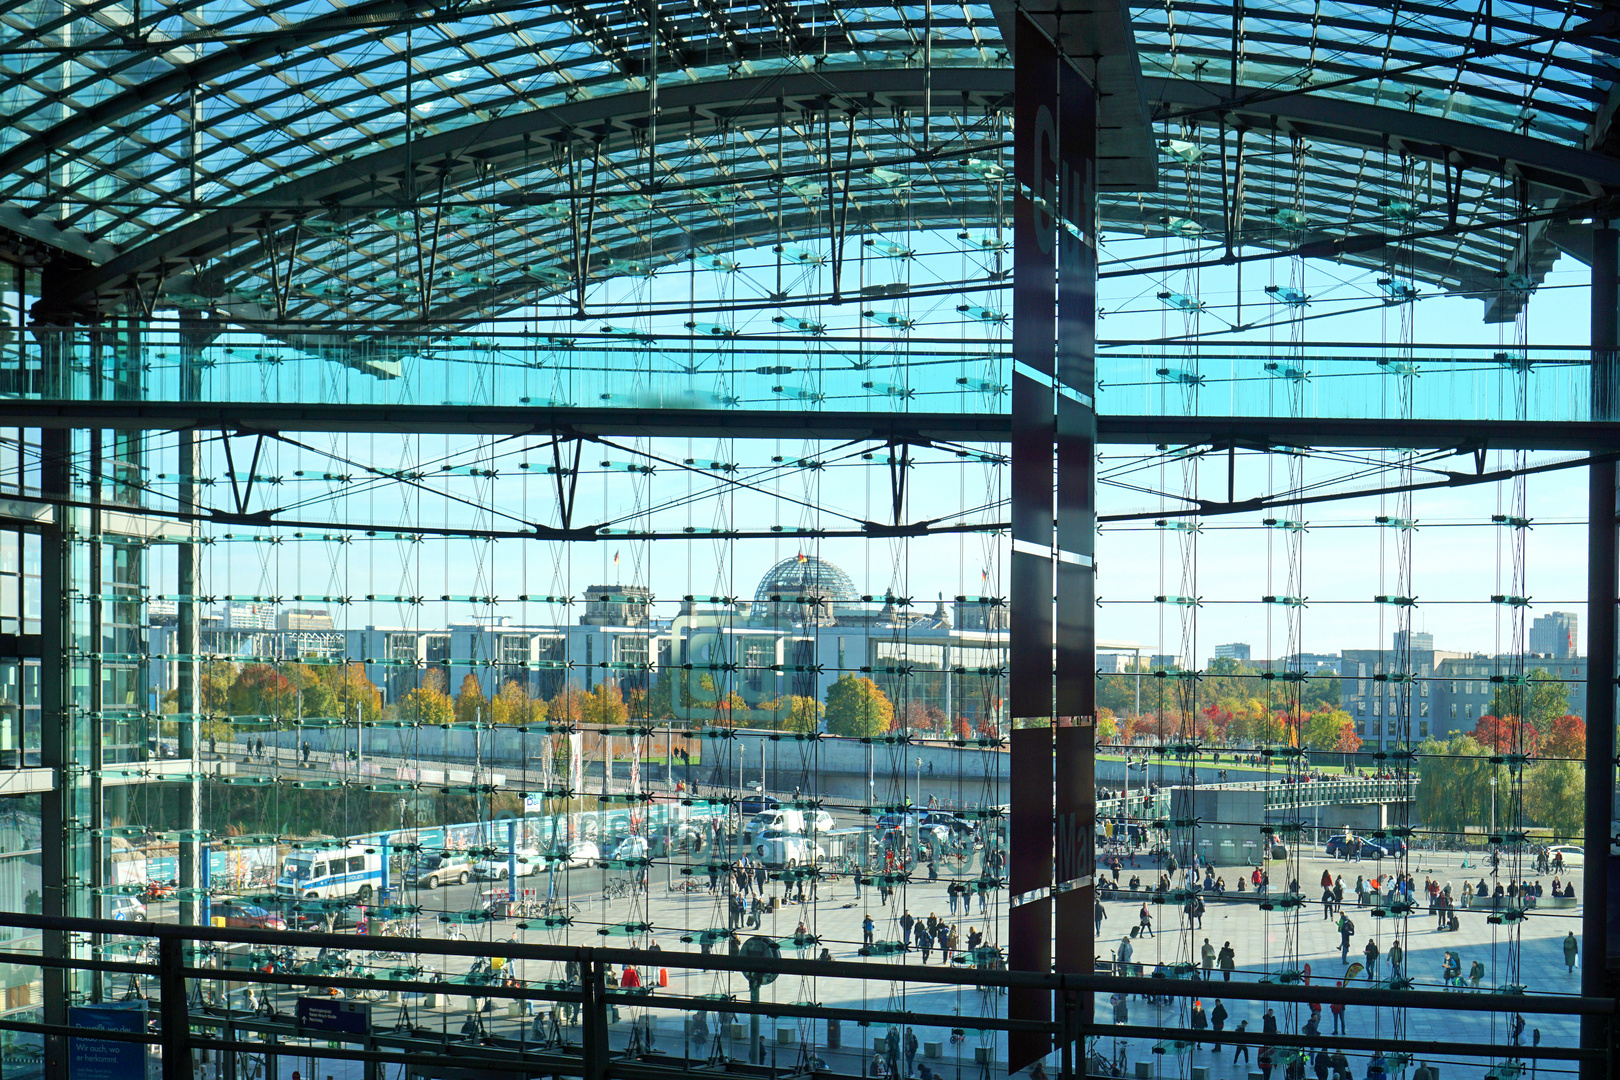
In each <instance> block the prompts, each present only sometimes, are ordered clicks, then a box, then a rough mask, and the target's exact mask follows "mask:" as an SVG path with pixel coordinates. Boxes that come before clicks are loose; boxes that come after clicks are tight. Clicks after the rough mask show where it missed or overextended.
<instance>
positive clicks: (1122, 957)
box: [1114, 937, 1132, 975]
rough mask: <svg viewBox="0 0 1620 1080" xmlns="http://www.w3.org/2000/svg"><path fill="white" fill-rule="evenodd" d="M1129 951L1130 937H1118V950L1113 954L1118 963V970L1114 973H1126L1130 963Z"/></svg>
mask: <svg viewBox="0 0 1620 1080" xmlns="http://www.w3.org/2000/svg"><path fill="white" fill-rule="evenodd" d="M1131 951H1132V950H1131V939H1130V938H1123V937H1122V938H1120V939H1119V952H1117V953H1115V954H1114V959H1115V961H1116V962H1117V963H1118V964H1119V970H1118V971H1116V972H1115V974H1116V975H1125V974H1128V972H1127V970H1126V969H1127V968H1129V967H1130V965H1131Z"/></svg>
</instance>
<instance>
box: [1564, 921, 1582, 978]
mask: <svg viewBox="0 0 1620 1080" xmlns="http://www.w3.org/2000/svg"><path fill="white" fill-rule="evenodd" d="M1580 953H1581V945H1580V942H1578V941H1576V940H1575V931H1573V930H1571V931H1570V932H1569V936H1568V937H1566V938H1564V966H1565V967H1566V968H1568V969H1569V971H1570V973H1571V974H1574V971H1575V959H1576V957H1578V956H1580Z"/></svg>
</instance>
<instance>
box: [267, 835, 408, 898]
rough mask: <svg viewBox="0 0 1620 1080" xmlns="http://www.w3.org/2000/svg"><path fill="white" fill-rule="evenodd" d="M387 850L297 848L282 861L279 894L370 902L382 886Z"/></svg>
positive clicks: (277, 882) (282, 895) (277, 893)
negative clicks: (314, 849) (306, 849)
mask: <svg viewBox="0 0 1620 1080" xmlns="http://www.w3.org/2000/svg"><path fill="white" fill-rule="evenodd" d="M384 858H386V855H385V853H384V852H381V851H378V850H376V849H375V848H372V849H370V850H367V849H365V848H359V847H351V848H339V849H335V850H332V851H295V852H293V853H292V854H291V855H289V856H287V861H286V862H285V863H283V864H282V867H281V877H280V878H279V879H278V880H277V881H276V895H277V896H278V897H281V898H283V899H287V900H355V901H358V902H359V903H362V904H369V903H370V902H371V898H372V896H373V895H374V894H375V893H376V891H377V890H378V889H380V888H382V883H383V859H384Z"/></svg>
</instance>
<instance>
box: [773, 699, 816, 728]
mask: <svg viewBox="0 0 1620 1080" xmlns="http://www.w3.org/2000/svg"><path fill="white" fill-rule="evenodd" d="M826 712H827V707H826V706H825V705H823V704H822V703H821V702H819V701H817V700H816V699H815V698H813V697H806V696H804V695H802V694H789V695H787V696H786V697H784V698H782V700H781V701H780V702H778V703H777V707H776V714H777V716H778V717H780V718H781V727H782V730H783V731H797V732H800V733H801V734H809V733H810V732H812V731H819V730H820V729H821V718H822V717H823V716H824V715H825V714H826Z"/></svg>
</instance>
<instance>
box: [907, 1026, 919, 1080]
mask: <svg viewBox="0 0 1620 1080" xmlns="http://www.w3.org/2000/svg"><path fill="white" fill-rule="evenodd" d="M916 1065H917V1033H916V1032H915V1031H913V1030H912V1029H911V1028H906V1075H907V1076H910V1075H911V1074H912V1072H913V1071H914V1070H915V1068H916Z"/></svg>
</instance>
